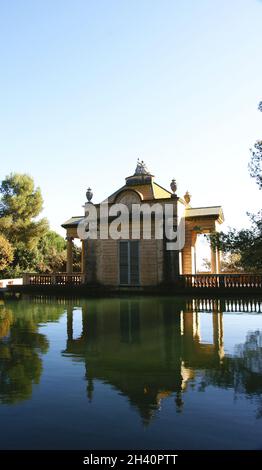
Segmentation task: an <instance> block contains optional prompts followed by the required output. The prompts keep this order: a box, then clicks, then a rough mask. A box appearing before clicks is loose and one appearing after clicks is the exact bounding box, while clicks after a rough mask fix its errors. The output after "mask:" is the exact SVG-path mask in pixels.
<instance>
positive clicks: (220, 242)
mask: <svg viewBox="0 0 262 470" xmlns="http://www.w3.org/2000/svg"><path fill="white" fill-rule="evenodd" d="M258 109H259V110H260V111H262V101H261V102H260V104H259V107H258ZM249 171H250V175H251V177H252V178H254V179H255V181H256V183H257V185H258V187H259V189H260V190H261V189H262V141H257V142H256V143H255V145H254V148H253V149H251V161H250V164H249ZM248 215H249V217H250V220H251V223H252V225H251V228H250V229H242V230H239V231H237V230H236V229H230V230H229V231H228V232H227V233H223V232H220V233H215V234H212V235H211V237H210V238H211V244H212V245H213V247H217V248H218V249H219V250H221V251H222V252H223V253H226V254H228V253H230V254H231V255H232V256H233V255H234V256H235V257H236V259H237V260H238V262H237V266H235V267H236V269H237V270H239V269H240V270H241V269H242V270H245V271H249V272H262V211H260V212H258V214H248Z"/></svg>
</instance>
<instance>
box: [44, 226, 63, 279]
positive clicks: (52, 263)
mask: <svg viewBox="0 0 262 470" xmlns="http://www.w3.org/2000/svg"><path fill="white" fill-rule="evenodd" d="M38 250H39V253H40V254H41V261H40V263H39V270H40V271H41V272H54V271H56V272H61V271H64V270H65V266H66V241H65V240H64V238H63V237H61V235H58V234H57V233H56V232H54V231H52V230H49V231H48V232H47V233H46V234H45V235H44V236H43V237H42V238H41V239H40V240H39V243H38Z"/></svg>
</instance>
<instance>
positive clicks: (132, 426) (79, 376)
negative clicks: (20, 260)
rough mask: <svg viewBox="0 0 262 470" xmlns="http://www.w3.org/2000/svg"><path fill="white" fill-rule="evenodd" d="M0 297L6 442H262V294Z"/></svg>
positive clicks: (176, 445) (194, 445) (0, 405)
mask: <svg viewBox="0 0 262 470" xmlns="http://www.w3.org/2000/svg"><path fill="white" fill-rule="evenodd" d="M0 302H1V303H0V422H1V439H0V448H1V449H86V450H88V449H175V450H180V449H262V396H261V392H262V313H261V312H262V299H256V300H253V301H251V300H240V299H238V300H222V299H220V300H219V299H216V300H209V301H204V300H196V299H195V300H193V299H189V298H188V299H186V298H180V299H176V298H171V297H170V298H168V297H161V298H160V297H134V298H132V299H125V298H121V299H120V298H113V299H98V300H97V299H96V300H94V299H92V300H91V299H90V300H86V299H85V300H65V299H46V298H34V299H33V298H32V299H29V298H28V299H23V300H18V301H15V300H8V301H0Z"/></svg>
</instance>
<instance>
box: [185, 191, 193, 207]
mask: <svg viewBox="0 0 262 470" xmlns="http://www.w3.org/2000/svg"><path fill="white" fill-rule="evenodd" d="M184 200H185V203H186V205H187V206H188V204H189V203H190V201H191V194H189V192H188V191H187V192H186V193H185V195H184Z"/></svg>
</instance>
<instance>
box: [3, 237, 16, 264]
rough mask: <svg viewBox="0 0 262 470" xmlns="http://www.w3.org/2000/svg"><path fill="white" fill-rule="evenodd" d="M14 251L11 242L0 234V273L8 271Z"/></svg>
mask: <svg viewBox="0 0 262 470" xmlns="http://www.w3.org/2000/svg"><path fill="white" fill-rule="evenodd" d="M13 258H14V250H13V247H12V245H11V243H9V241H8V240H7V239H6V238H5V237H4V236H3V235H1V234H0V271H2V270H3V269H6V268H7V266H8V265H10V263H11V262H12V261H13Z"/></svg>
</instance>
